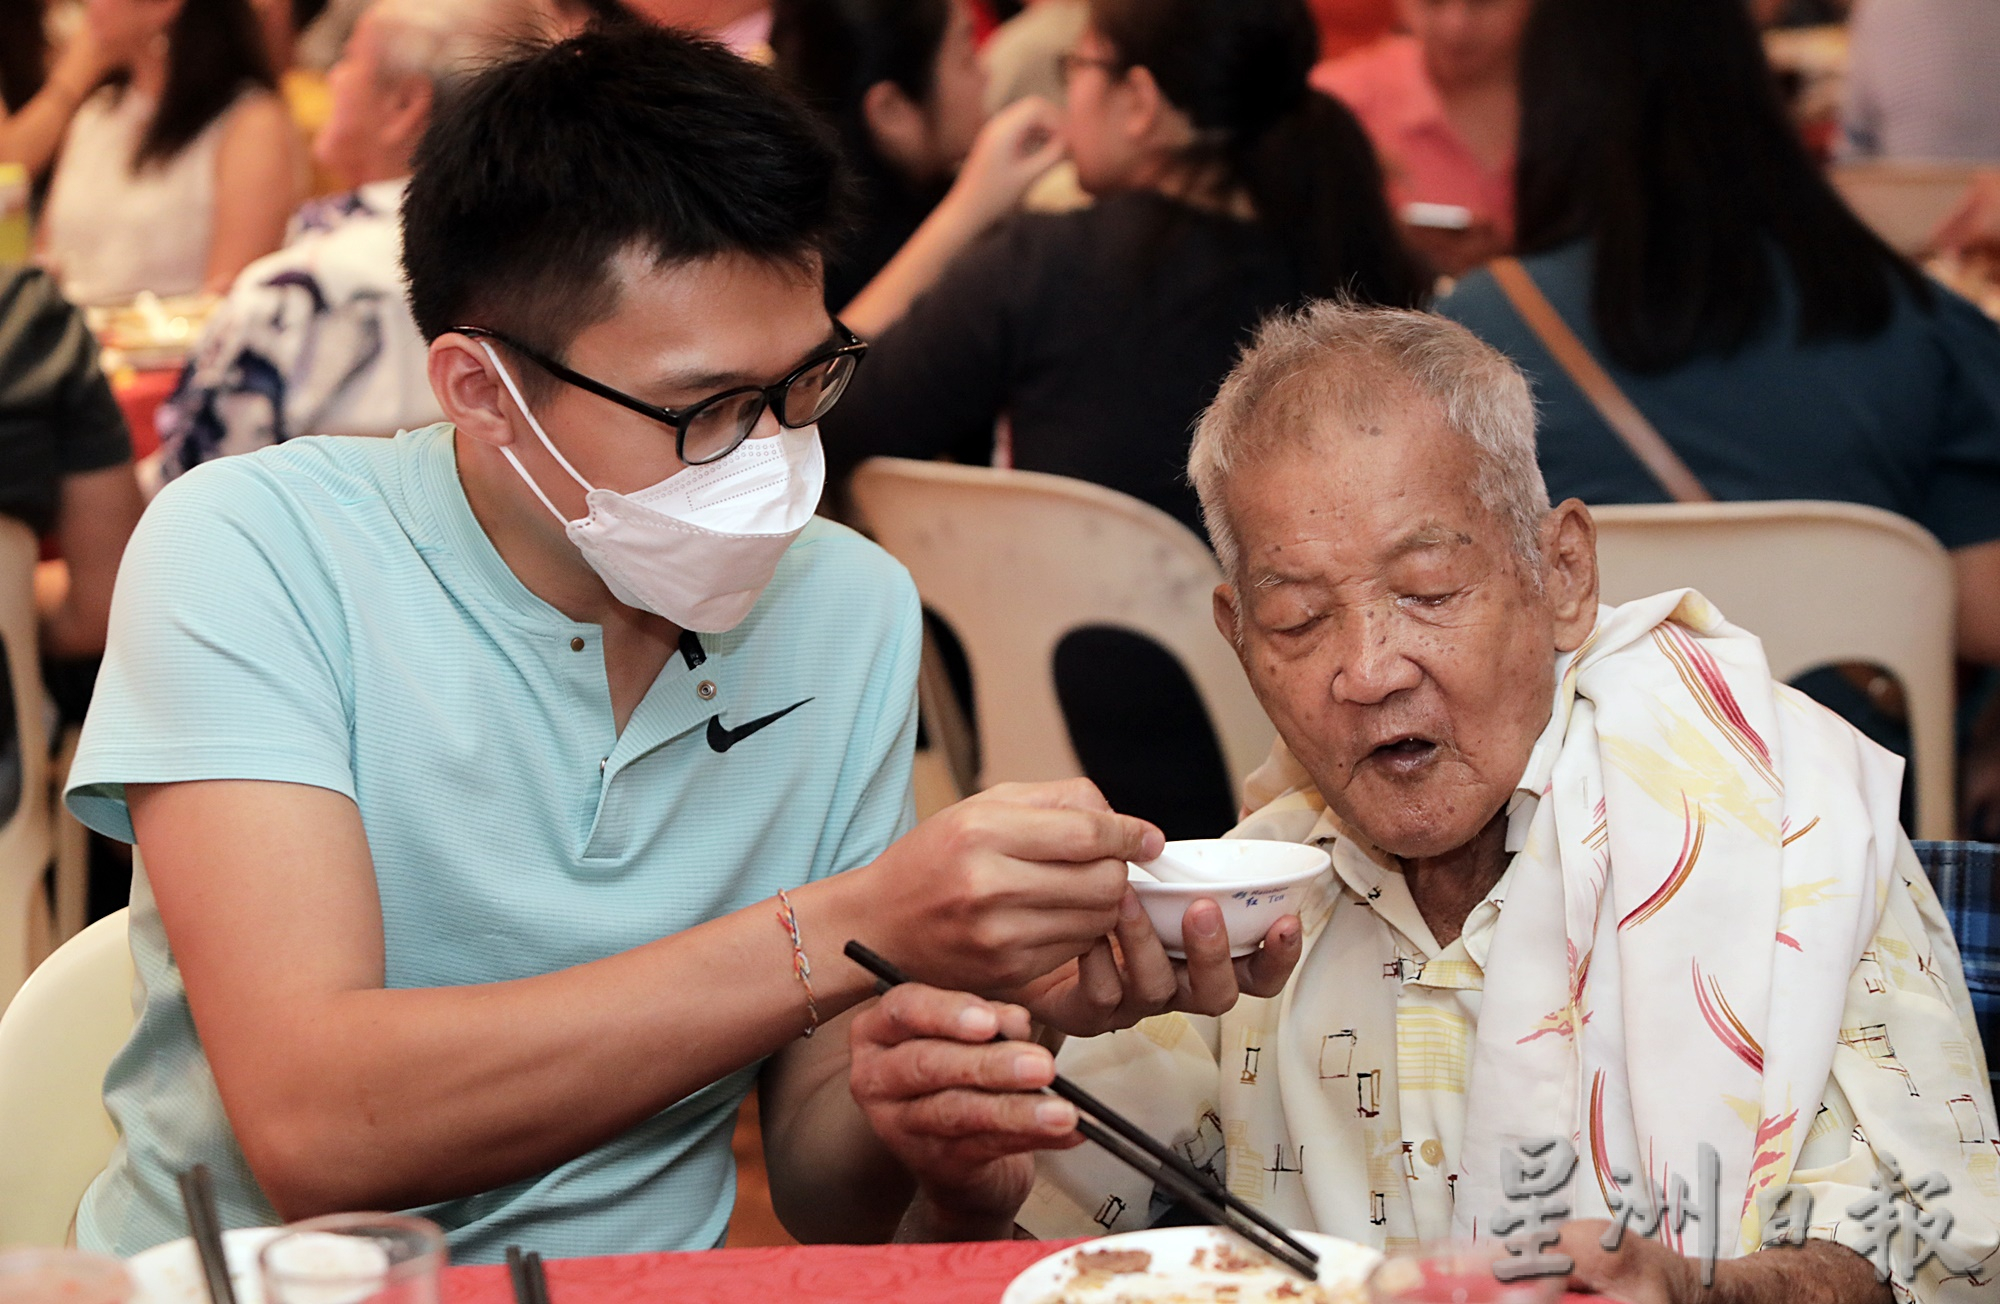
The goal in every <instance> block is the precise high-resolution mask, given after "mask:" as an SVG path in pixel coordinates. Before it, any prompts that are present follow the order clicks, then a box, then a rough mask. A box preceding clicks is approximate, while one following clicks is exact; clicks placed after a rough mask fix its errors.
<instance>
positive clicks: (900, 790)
mask: <svg viewBox="0 0 2000 1304" xmlns="http://www.w3.org/2000/svg"><path fill="white" fill-rule="evenodd" d="M896 570H897V579H898V580H899V581H900V583H898V584H896V586H895V593H896V594H897V598H896V602H895V607H896V615H895V617H894V624H893V625H892V626H891V628H890V629H889V631H888V636H887V637H886V638H885V639H884V641H883V653H884V654H883V655H882V656H879V657H878V658H877V659H876V664H875V668H874V672H873V674H872V675H871V677H870V679H869V682H868V686H867V688H866V690H865V692H864V694H863V697H862V703H861V709H860V712H859V715H858V718H859V719H860V720H862V721H866V722H871V723H872V727H871V728H865V729H856V730H855V731H854V734H853V739H852V742H851V743H850V745H849V751H848V756H847V761H846V765H845V766H844V768H843V772H842V776H841V786H842V788H843V793H842V800H841V801H840V802H839V803H838V808H840V809H843V810H845V811H846V818H845V822H844V825H843V827H842V828H841V829H840V831H839V835H838V837H837V838H836V839H835V840H834V842H833V847H834V850H833V855H832V858H831V860H830V861H829V862H828V863H827V864H826V866H825V870H826V871H827V872H832V873H838V872H840V871H842V870H848V869H855V868H858V867H860V866H862V865H866V864H868V863H869V862H871V861H873V860H874V859H875V858H876V857H878V856H880V855H881V854H882V853H883V852H884V851H887V850H888V849H889V844H890V843H892V842H894V841H895V840H896V839H898V838H900V837H902V836H903V835H904V834H905V833H908V832H909V831H910V830H911V829H912V828H914V827H915V826H916V822H917V816H916V804H915V799H914V794H913V793H912V791H911V787H910V764H911V758H912V757H913V755H914V754H915V752H916V746H917V666H918V663H919V661H920V659H921V658H922V656H923V613H922V608H921V607H920V606H919V605H918V602H917V589H916V585H915V584H913V583H911V582H910V578H909V576H908V574H907V573H904V572H903V571H902V568H901V567H897V568H896Z"/></svg>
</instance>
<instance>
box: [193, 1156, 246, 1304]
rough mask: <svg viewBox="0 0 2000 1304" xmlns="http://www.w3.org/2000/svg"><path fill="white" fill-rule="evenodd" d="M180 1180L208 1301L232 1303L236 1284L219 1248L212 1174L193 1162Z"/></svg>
mask: <svg viewBox="0 0 2000 1304" xmlns="http://www.w3.org/2000/svg"><path fill="white" fill-rule="evenodd" d="M180 1184H181V1205H182V1207H184V1208H185V1209H186V1210H187V1220H188V1235H189V1236H191V1237H193V1238H194V1252H195V1254H196V1255H198V1256H199V1257H200V1259H201V1275H202V1278H203V1279H204V1280H205V1281H206V1282H207V1283H208V1298H209V1304H236V1287H235V1285H234V1283H232V1282H231V1281H230V1280H229V1255H228V1254H227V1252H226V1251H224V1250H223V1248H222V1216H221V1214H220V1213H218V1212H217V1210H216V1205H215V1177H214V1175H213V1174H212V1173H210V1172H209V1171H208V1165H207V1164H196V1165H195V1166H194V1167H193V1168H190V1169H189V1170H188V1171H187V1172H185V1173H182V1174H181V1177H180Z"/></svg>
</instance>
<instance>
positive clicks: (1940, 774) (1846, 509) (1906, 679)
mask: <svg viewBox="0 0 2000 1304" xmlns="http://www.w3.org/2000/svg"><path fill="white" fill-rule="evenodd" d="M1590 514H1591V516H1592V517H1594V518H1595V519H1596V521H1597V564H1598V568H1599V571H1600V572H1601V574H1602V583H1603V599H1604V601H1606V602H1612V603H1616V602H1625V601H1629V600H1631V599H1633V598H1639V597H1644V596H1646V595H1647V594H1651V593H1658V592H1661V591H1662V590H1665V589H1677V588H1683V587H1692V588H1696V589H1699V590H1700V591H1701V592H1702V594H1703V595H1704V596H1705V597H1707V598H1708V599H1709V601H1711V602H1713V603H1714V604H1715V605H1716V606H1717V607H1718V608H1719V609H1720V610H1721V611H1722V614H1723V615H1724V616H1726V617H1728V618H1729V620H1730V621H1731V622H1732V623H1734V624H1737V625H1740V626H1742V627H1743V628H1744V629H1747V630H1749V631H1750V632H1751V633H1753V634H1755V635H1757V636H1758V637H1759V638H1760V639H1762V640H1763V643H1764V653H1765V655H1766V656H1767V657H1768V658H1769V659H1770V663H1771V670H1772V672H1773V673H1774V674H1776V675H1777V676H1778V677H1779V678H1780V679H1790V678H1792V677H1793V676H1795V675H1798V674H1800V673H1802V672H1804V671H1807V670H1811V669H1814V668H1816V667H1819V666H1825V665H1830V664H1834V663H1837V662H1842V661H1859V662H1865V663H1867V664H1869V665H1876V666H1880V667H1882V668H1883V669H1884V670H1888V671H1890V672H1891V673H1893V674H1894V675H1895V676H1896V678H1897V679H1898V680H1900V681H1901V683H1902V686H1903V691H1904V695H1905V697H1906V698H1907V700H1908V702H1909V708H1910V736H1911V743H1912V746H1911V751H1912V753H1913V755H1912V757H1911V759H1912V761H1913V763H1914V764H1915V766H1916V771H1917V773H1916V824H1917V829H1916V836H1918V837H1921V838H1938V839H1945V838H1950V837H1951V836H1952V827H1953V823H1954V813H1953V809H1952V776H1953V773H1954V769H1955V764H1954V761H1953V754H1952V672H1953V644H1954V638H1955V623H1956V622H1955V607H1956V601H1957V594H1956V588H1955V585H1954V580H1953V575H1952V566H1951V558H1950V556H1949V555H1948V554H1947V553H1946V552H1945V550H1944V548H1943V547H1942V546H1940V545H1939V543H1938V541H1937V540H1936V539H1934V538H1932V537H1931V536H1930V534H1929V533H1928V532H1927V531H1925V530H1924V529H1923V527H1921V526H1919V525H1916V524H1914V523H1913V522H1911V521H1909V520H1907V519H1905V518H1904V517H1901V516H1897V515H1896V514H1894V513H1893V512H1885V511H1882V510H1881V509H1879V508H1875V507H1862V506H1859V505H1857V504H1854V503H1827V502H1752V503H1740V502H1739V503H1689V504H1680V503H1675V504H1662V505H1637V506H1620V507H1593V508H1591V509H1590Z"/></svg>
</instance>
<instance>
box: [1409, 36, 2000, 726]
mask: <svg viewBox="0 0 2000 1304" xmlns="http://www.w3.org/2000/svg"><path fill="white" fill-rule="evenodd" d="M1521 88H1522V111H1521V150H1520V162H1519V169H1518V173H1517V178H1516V184H1517V189H1516V241H1517V246H1518V248H1519V249H1520V250H1521V266H1522V268H1523V269H1524V270H1525V271H1526V273H1527V275H1528V277H1529V279H1530V280H1531V281H1532V283H1533V285H1534V287H1535V288H1536V289H1538V290H1539V291H1540V293H1541V294H1542V295H1543V296H1544V297H1546V299H1547V300H1548V302H1549V303H1550V304H1551V305H1552V306H1553V307H1554V309H1555V311H1556V312H1557V313H1558V314H1559V315H1560V316H1561V318H1562V320H1563V322H1564V323H1565V324H1566V325H1567V326H1568V328H1569V329H1570V330H1571V331H1573V332H1574V333H1575V335H1576V337H1577V338H1578V340H1579V341H1580V342H1581V343H1582V344H1583V346H1584V347H1585V348H1586V349H1588V351H1589V352H1590V353H1591V355H1592V356H1593V357H1595V359H1596V360H1597V361H1598V362H1599V363H1600V364H1601V365H1602V366H1603V368H1604V369H1605V371H1606V372H1607V373H1609V375H1610V377H1611V379H1612V380H1613V382H1614V383H1615V384H1616V385H1617V387H1618V388H1619V389H1621V390H1622V391H1624V394H1625V396H1626V397H1627V398H1628V399H1629V400H1630V401H1631V403H1632V404H1634V405H1635V406H1636V407H1637V408H1638V410H1639V412H1640V413H1641V414H1642V415H1643V416H1644V417H1645V418H1646V419H1647V421H1648V422H1650V423H1651V425H1652V426H1653V427H1654V428H1655V429H1656V430H1657V431H1658V432H1659V434H1660V436H1661V437H1662V438H1664V439H1665V441H1666V443H1667V445H1668V447H1669V448H1670V449H1671V450H1672V451H1673V452H1674V453H1675V454H1676V455H1677V456H1678V458H1679V459H1680V461H1681V462H1682V463H1684V464H1685V467H1686V469H1687V471H1688V472H1689V473H1690V475H1691V477H1692V479H1693V480H1694V481H1695V482H1697V483H1698V484H1699V485H1700V486H1702V487H1703V488H1704V489H1705V490H1706V492H1707V493H1708V494H1709V495H1712V496H1713V497H1715V498H1720V499H1773V498H1817V499H1833V500H1839V501H1847V502H1857V503H1867V504H1871V505H1873V506H1876V507H1882V508H1887V509H1888V510H1890V511H1893V512H1898V513H1900V514H1902V515H1904V516H1907V517H1909V518H1910V519H1912V520H1914V521H1916V522H1917V523H1918V524H1920V525H1922V526H1924V528H1926V529H1928V530H1929V531H1930V532H1931V533H1932V534H1934V535H1936V536H1937V537H1938V539H1939V540H1940V541H1941V542H1943V544H1944V545H1945V546H1946V547H1947V548H1949V549H1951V550H1952V557H1953V561H1954V564H1955V566H1956V568H1957V571H1958V577H1959V604H1958V642H1959V650H1960V652H1961V654H1962V655H1963V656H1964V657H1965V658H1966V659H1968V660H1971V661H1975V662H1980V663H1984V664H1987V665H2000V328H1996V327H1995V325H1994V323H1993V322H1992V321H1990V320H1989V319H1987V318H1986V317H1985V316H1984V315H1983V314H1981V313H1980V312H1979V311H1978V310H1977V309H1976V308H1974V307H1973V306H1972V305H1971V304H1969V303H1967V302H1966V301H1965V300H1963V299H1961V298H1959V297H1958V296H1957V295H1954V294H1952V293H1951V292H1950V291H1948V290H1946V289H1944V288H1943V287H1941V286H1938V285H1935V284H1932V283H1930V282H1928V281H1927V280H1926V279H1925V278H1924V277H1923V275H1922V274H1921V273H1920V272H1919V271H1918V270H1917V269H1916V268H1915V267H1914V266H1912V265H1911V264H1910V263H1909V262H1908V261H1907V260H1905V259H1903V258H1901V257H1899V256H1898V255H1897V254H1896V253H1895V252H1893V251H1892V250H1891V249H1890V248H1889V247H1888V246H1887V245H1886V244H1884V243H1883V242H1882V240H1881V239H1879V238H1878V237H1877V236H1876V235H1874V234H1873V233H1872V232H1870V231H1869V229H1868V228H1867V227H1866V226H1864V225H1863V224H1862V223H1861V221H1860V220H1859V219H1858V218H1856V217H1855V216H1854V214H1853V213H1852V212H1850V211H1849V210H1848V208H1847V207H1846V205H1845V204H1843V203H1842V202H1841V200H1840V197H1839V196H1838V195H1837V194H1836V193H1835V192H1834V190H1833V188H1832V187H1831V185H1829V184H1828V182H1827V181H1826V179H1825V177H1824V175H1823V174H1822V173H1821V171H1820V170H1819V168H1818V167H1817V166H1815V164H1814V163H1813V161H1812V159H1811V158H1809V157H1808V156H1807V154H1806V151H1805V149H1804V147H1803V146H1802V145H1801V144H1800V142H1799V139H1798V136H1797V134H1796V133H1795V132H1794V130H1793V129H1792V126H1791V124H1790V123H1789V122H1788V121H1787V120H1786V118H1785V115H1784V110H1783V108H1782V107H1781V105H1780V102H1779V99H1778V95H1777V91H1776V88H1775V85H1774V82H1773V79H1772V77H1771V73H1770V70H1769V68H1768V66H1767V65H1766V63H1765V61H1764V55H1763V51H1762V47H1761V46H1760V45H1759V44H1758V40H1757V35H1756V32H1755V29H1754V28H1753V27H1752V25H1751V21H1750V18H1749V17H1748V15H1747V14H1746V12H1745V10H1744V7H1743V5H1742V3H1741V0H1544V2H1543V3H1542V5H1541V7H1540V8H1539V9H1538V10H1537V12H1536V14H1535V17H1534V18H1533V19H1532V21H1531V22H1530V23H1529V27H1528V32H1527V38H1526V42H1525V45H1524V47H1523V50H1522V69H1521ZM1439 310H1440V311H1441V312H1443V313H1445V314H1446V315H1448V316H1451V317H1454V318H1456V319H1458V320H1459V321H1461V322H1463V323H1464V324H1466V325H1467V326H1469V327H1471V328H1472V329H1473V330H1474V331H1475V332H1477V333H1478V334H1479V335H1481V336H1482V337H1484V338H1485V339H1487V340H1488V341H1490V342H1491V343H1493V344H1495V345H1497V346H1498V347H1499V348H1500V349H1502V350H1503V351H1505V352H1506V353H1507V354H1509V355H1510V356H1511V357H1513V358H1514V359H1515V361H1517V362H1518V363H1520V365H1521V366H1522V367H1523V369H1525V370H1526V371H1527V372H1528V374H1529V375H1530V377H1531V378H1532V379H1533V381H1534V384H1535V389H1536V394H1537V397H1538V399H1539V400H1540V404H1541V416H1542V420H1541V435H1540V446H1539V454H1540V458H1541V464H1542V470H1543V472H1544V474H1545V475H1546V476H1547V477H1548V482H1549V492H1550V493H1552V494H1554V495H1556V496H1557V497H1559V498H1565V497H1571V496H1574V497H1578V498H1581V499H1583V500H1584V501H1585V502H1588V503H1632V502H1659V501H1663V500H1665V499H1666V498H1667V497H1668V496H1669V494H1668V491H1667V490H1666V489H1665V488H1664V487H1663V486H1662V484H1661V483H1660V482H1659V481H1657V480H1656V479H1655V478H1654V477H1653V476H1652V475H1651V474H1650V473H1649V472H1648V470H1647V468H1646V466H1645V465H1644V464H1643V463H1642V462H1641V461H1640V460H1639V458H1638V457H1637V456H1635V455H1634V454H1633V453H1632V452H1631V451H1629V450H1628V448H1627V447H1626V445H1625V443H1624V442H1623V441H1622V440H1621V439H1620V438H1619V437H1618V436H1617V435H1616V434H1614V433H1613V428H1612V427H1611V425H1610V424H1608V422H1607V421H1606V420H1605V418H1603V417H1602V416H1600V415H1599V414H1598V411H1597V409H1596V408H1595V407H1593V405H1592V404H1591V402H1590V401H1589V400H1588V399H1587V398H1586V397H1585V395H1584V392H1583V390H1582V389H1581V388H1579V387H1578V385H1577V384H1576V383H1575V382H1573V381H1572V380H1571V379H1570V377H1569V376H1568V375H1567V374H1566V372H1565V371H1564V369H1563V368H1562V367H1561V366H1559V365H1558V364H1557V363H1556V361H1555V360H1554V357H1553V355H1552V354H1551V352H1550V350H1549V349H1548V348H1547V347H1546V346H1545V345H1544V344H1543V343H1542V342H1541V341H1540V340H1539V339H1538V338H1537V335H1536V333H1535V331H1533V330H1532V329H1530V327H1529V326H1528V325H1527V324H1526V322H1525V319H1524V318H1523V316H1522V315H1521V314H1520V312H1519V311H1517V310H1516V308H1515V307H1514V306H1513V304H1512V303H1511V302H1510V301H1509V297H1508V295H1507V294H1506V293H1505V292H1503V290H1502V289H1501V286H1500V283H1499V282H1498V281H1496V279H1495V278H1494V277H1493V275H1491V274H1490V273H1489V272H1479V273H1475V274H1473V275H1471V276H1468V277H1467V278H1465V279H1464V280H1462V281H1461V282H1459V284H1458V287H1457V289H1456V290H1455V291H1454V292H1453V293H1452V295H1451V296H1450V297H1449V298H1447V299H1446V300H1445V301H1444V302H1443V303H1442V304H1441V305H1440V307H1439ZM1813 691H1822V690H1820V689H1817V688H1816V689H1814V690H1813ZM1823 691H1824V692H1826V693H1829V694H1834V696H1824V697H1823V700H1826V701H1827V702H1828V704H1829V705H1834V706H1836V708H1837V709H1843V713H1846V714H1849V715H1850V718H1856V721H1857V723H1863V724H1864V727H1866V721H1865V720H1864V719H1862V718H1859V717H1858V715H1857V713H1858V712H1859V711H1861V710H1862V708H1864V707H1865V706H1866V701H1865V699H1864V700H1863V701H1861V702H1859V703H1856V704H1854V708H1853V710H1851V711H1850V710H1848V709H1846V708H1847V703H1846V702H1844V701H1842V700H1838V694H1839V692H1840V690H1839V688H1838V687H1837V686H1833V685H1831V684H1829V685H1828V687H1827V688H1826V689H1825V690H1823ZM1848 692H1849V694H1850V695H1851V696H1853V697H1857V698H1860V697H1862V696H1863V690H1862V689H1860V688H1853V689H1849V690H1848ZM1883 727H1884V728H1885V729H1886V727H1887V725H1886V723H1885V724H1884V726H1883ZM1875 732H1877V733H1878V734H1881V733H1882V730H1880V729H1878V730H1875ZM1888 740H1889V739H1888V738H1887V737H1886V736H1885V737H1884V741H1888Z"/></svg>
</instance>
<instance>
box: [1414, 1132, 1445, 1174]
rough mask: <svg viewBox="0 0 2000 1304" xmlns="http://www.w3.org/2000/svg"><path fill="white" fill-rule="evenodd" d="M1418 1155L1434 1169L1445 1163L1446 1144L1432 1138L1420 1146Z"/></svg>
mask: <svg viewBox="0 0 2000 1304" xmlns="http://www.w3.org/2000/svg"><path fill="white" fill-rule="evenodd" d="M1417 1153H1418V1154H1419V1155H1422V1156H1423V1160H1424V1162H1425V1163H1427V1164H1429V1165H1430V1166H1431V1167H1432V1168H1436V1167H1437V1166H1438V1165H1439V1164H1441V1163H1443V1162H1444V1144H1443V1143H1442V1142H1441V1141H1439V1140H1438V1139H1437V1138H1436V1137H1432V1138H1431V1139H1430V1140H1428V1141H1426V1142H1424V1143H1423V1144H1422V1145H1420V1146H1418V1147H1417Z"/></svg>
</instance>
